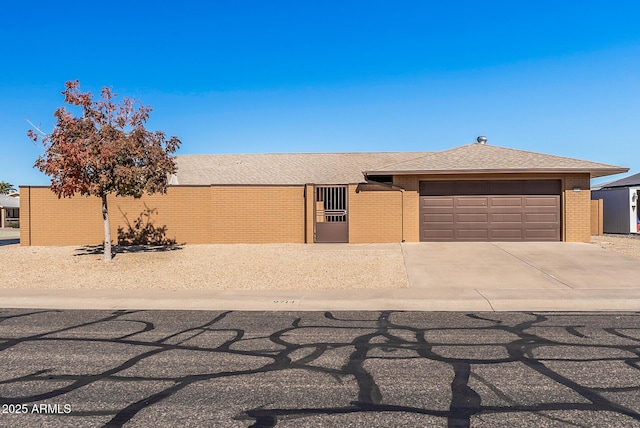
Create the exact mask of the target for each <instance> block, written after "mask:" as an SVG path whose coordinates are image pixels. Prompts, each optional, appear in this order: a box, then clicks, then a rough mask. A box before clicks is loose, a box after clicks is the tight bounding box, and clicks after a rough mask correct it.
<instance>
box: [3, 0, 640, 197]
mask: <svg viewBox="0 0 640 428" xmlns="http://www.w3.org/2000/svg"><path fill="white" fill-rule="evenodd" d="M639 18H640V3H639V2H637V1H615V0H613V1H607V2H604V1H589V0H582V1H557V0H556V1H546V0H538V1H535V2H521V1H484V2H479V1H450V2H442V1H438V2H435V1H415V2H413V1H406V2H403V1H397V0H396V1H375V0H369V1H366V2H365V1H330V0H323V1H313V0H307V1H302V2H300V1H277V0H274V1H242V0H238V1H226V2H219V1H213V2H194V1H189V0H185V1H181V2H157V1H153V2H152V1H127V2H124V1H120V0H114V1H110V2H87V1H82V2H80V1H65V0H61V1H59V2H49V1H32V2H10V3H9V4H6V5H3V14H2V17H1V18H0V38H1V40H3V42H2V44H0V58H2V66H1V67H0V181H9V182H11V183H12V184H14V185H16V186H17V185H43V184H48V178H47V177H46V176H44V175H43V174H41V173H40V172H39V171H37V170H35V169H33V163H34V161H35V159H36V158H37V157H38V156H39V155H40V154H41V153H42V148H41V147H38V146H36V145H34V144H33V143H32V142H31V141H30V140H29V139H28V138H27V137H26V132H27V130H28V129H29V128H30V125H29V124H28V122H27V119H28V120H31V121H32V122H33V123H35V124H37V125H39V126H40V127H41V128H42V129H44V130H45V131H48V132H50V131H51V130H52V129H53V125H54V120H53V116H52V115H53V112H54V110H55V109H56V108H57V107H59V106H61V105H62V104H63V97H62V95H61V94H60V92H61V91H62V90H63V89H64V82H65V81H66V80H73V79H79V80H80V82H81V88H82V89H84V90H91V91H92V92H94V93H95V94H98V93H99V91H100V88H101V87H102V86H111V87H112V88H113V89H114V91H115V92H117V93H119V94H120V95H124V96H129V97H134V98H138V99H140V100H141V101H142V103H143V104H145V105H150V106H151V107H152V108H153V110H154V111H153V113H152V115H151V119H150V120H149V122H148V125H149V128H150V129H154V130H155V129H160V130H163V131H165V132H166V133H167V134H169V135H176V136H178V137H179V138H180V139H181V140H182V142H183V143H182V147H181V149H180V150H179V152H178V153H179V154H186V153H278V152H354V151H438V150H445V149H448V148H452V147H456V146H460V145H463V144H467V143H470V142H473V141H475V138H476V137H477V136H478V135H486V136H487V137H488V138H489V144H494V145H499V146H503V147H511V148H516V149H522V150H530V151H538V152H544V153H549V154H555V155H560V156H569V157H575V158H580V159H587V160H593V161H597V162H603V163H609V164H614V165H620V166H625V167H628V168H630V172H629V173H638V172H640V153H638V152H640V150H639V149H640V145H639V144H638V143H637V141H638V138H640V25H638V20H639ZM619 177H622V176H614V177H610V178H605V179H601V180H598V181H609V180H612V179H616V178H619Z"/></svg>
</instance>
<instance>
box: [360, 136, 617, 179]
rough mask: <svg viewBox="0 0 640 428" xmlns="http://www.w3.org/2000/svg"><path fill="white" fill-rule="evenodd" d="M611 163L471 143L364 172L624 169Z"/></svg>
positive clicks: (605, 172) (601, 173) (614, 171)
mask: <svg viewBox="0 0 640 428" xmlns="http://www.w3.org/2000/svg"><path fill="white" fill-rule="evenodd" d="M628 170H629V169H628V168H623V167H619V166H615V165H607V164H603V163H597V162H590V161H585V160H580V159H572V158H566V157H561V156H553V155H547V154H543V153H534V152H527V151H523V150H515V149H508V148H504V147H498V146H492V145H488V144H480V143H473V144H468V145H465V146H460V147H456V148H453V149H449V150H445V151H442V152H435V153H428V154H425V155H424V156H420V157H416V158H414V159H410V160H407V161H401V162H397V163H393V164H389V165H387V166H384V167H381V168H373V169H371V170H367V171H366V173H367V175H372V176H373V175H389V174H393V175H398V174H417V173H425V172H428V173H434V174H438V173H441V174H443V173H447V174H450V173H483V172H502V173H504V172H585V173H586V172H588V173H590V174H591V177H601V176H605V175H612V174H618V173H621V172H626V171H628Z"/></svg>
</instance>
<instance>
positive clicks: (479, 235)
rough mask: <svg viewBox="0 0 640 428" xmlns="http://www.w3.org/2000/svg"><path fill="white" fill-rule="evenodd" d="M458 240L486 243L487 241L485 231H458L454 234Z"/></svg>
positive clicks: (487, 235) (487, 237) (487, 234)
mask: <svg viewBox="0 0 640 428" xmlns="http://www.w3.org/2000/svg"><path fill="white" fill-rule="evenodd" d="M456 235H457V237H458V239H460V240H465V241H486V240H488V239H489V230H487V229H458V230H457V233H456Z"/></svg>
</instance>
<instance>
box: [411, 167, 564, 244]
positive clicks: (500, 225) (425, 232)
mask: <svg viewBox="0 0 640 428" xmlns="http://www.w3.org/2000/svg"><path fill="white" fill-rule="evenodd" d="M466 184H467V183H462V184H460V185H457V184H456V185H454V186H453V187H454V189H466V191H467V192H468V193H467V194H465V195H447V196H443V195H434V196H429V195H421V196H420V202H421V203H420V214H421V224H420V229H421V230H420V236H421V240H423V241H435V240H439V241H456V240H459V241H528V240H531V241H559V240H560V194H559V192H560V185H559V181H557V180H555V181H554V180H548V181H546V182H544V183H534V184H531V185H529V184H528V182H520V183H515V182H514V183H505V182H501V183H500V182H496V183H493V184H490V185H489V184H486V186H487V187H486V188H491V189H493V190H496V191H500V192H501V193H500V194H497V195H495V194H494V195H479V194H473V192H477V191H478V190H479V189H481V188H483V186H485V184H483V185H480V184H478V185H473V186H467V185H466ZM446 187H449V188H450V187H451V186H449V185H446V186H445V185H440V189H439V190H440V191H441V190H443V189H444V188H446ZM420 189H421V191H422V190H423V189H429V186H426V185H423V183H421V186H420ZM517 189H521V191H523V190H524V191H525V193H526V194H512V195H509V194H506V192H507V191H513V190H517ZM545 189H552V190H553V189H555V190H557V192H558V194H546V195H543V194H536V192H541V191H543V190H545Z"/></svg>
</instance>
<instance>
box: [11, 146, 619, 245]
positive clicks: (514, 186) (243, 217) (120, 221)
mask: <svg viewBox="0 0 640 428" xmlns="http://www.w3.org/2000/svg"><path fill="white" fill-rule="evenodd" d="M479 140H480V141H481V142H478V143H473V144H468V145H465V146H461V147H456V148H453V149H450V150H445V151H441V152H413V153H407V152H395V153H315V154H248V155H180V156H177V157H176V163H177V166H178V172H177V174H176V175H175V176H173V177H171V180H170V186H169V188H168V190H167V193H166V194H164V195H151V196H143V197H142V198H140V199H134V198H122V197H110V199H109V206H110V214H111V223H112V225H111V226H112V228H113V230H112V236H114V237H115V236H116V230H117V228H118V226H123V225H125V224H126V220H128V221H129V222H131V221H132V220H133V219H135V218H136V217H138V216H139V215H140V213H141V212H142V211H144V209H145V207H148V208H152V209H155V210H156V212H155V216H154V218H153V221H154V222H155V224H157V225H158V226H166V230H167V236H168V237H171V238H175V239H176V240H177V241H178V242H185V243H189V244H205V243H277V242H280V243H321V242H345V243H383V242H404V241H406V242H419V241H492V240H493V241H578V242H580V241H582V242H588V241H589V240H590V199H591V198H590V179H591V178H595V177H602V176H606V175H612V174H617V173H621V172H626V171H627V170H628V169H627V168H622V167H618V166H613V165H606V164H601V163H596V162H590V161H584V160H578V159H571V158H565V157H558V156H553V155H548V154H541V153H533V152H526V151H521V150H514V149H509V148H503V147H497V146H492V145H488V144H485V142H484V140H481V139H479ZM20 193H21V195H22V210H21V218H20V222H21V226H22V228H21V237H20V238H21V244H22V245H80V244H98V243H101V242H102V238H103V235H102V218H101V216H100V201H99V200H98V198H87V197H80V196H75V197H73V198H70V199H58V198H57V197H56V196H55V195H54V194H53V193H52V192H51V191H50V190H49V189H48V187H45V186H40V187H36V186H23V187H21V188H20Z"/></svg>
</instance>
